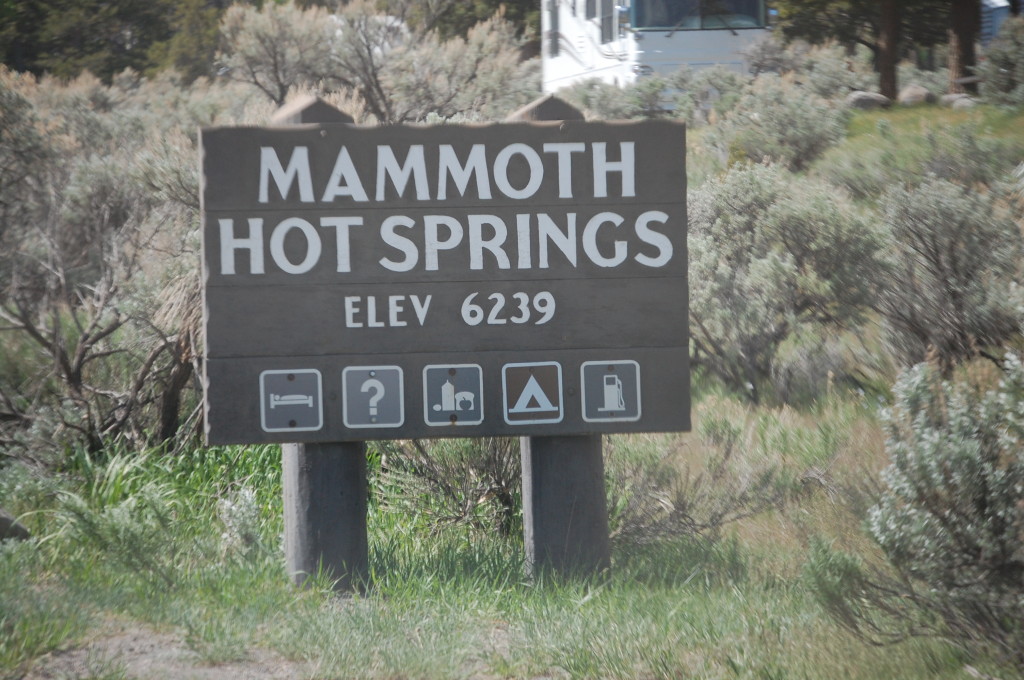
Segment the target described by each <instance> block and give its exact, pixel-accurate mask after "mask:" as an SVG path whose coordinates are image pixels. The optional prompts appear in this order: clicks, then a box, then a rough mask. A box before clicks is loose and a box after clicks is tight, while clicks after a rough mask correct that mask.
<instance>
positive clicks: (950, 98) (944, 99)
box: [939, 92, 971, 108]
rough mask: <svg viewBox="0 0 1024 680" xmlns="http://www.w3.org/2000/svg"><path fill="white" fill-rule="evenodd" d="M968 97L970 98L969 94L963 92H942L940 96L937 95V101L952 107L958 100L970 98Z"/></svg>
mask: <svg viewBox="0 0 1024 680" xmlns="http://www.w3.org/2000/svg"><path fill="white" fill-rule="evenodd" d="M970 98H971V95H969V94H964V93H963V92H957V93H954V94H944V95H942V96H941V97H939V103H940V104H942V105H943V106H948V107H950V108H952V107H954V106H956V103H957V102H958V101H960V100H961V99H970Z"/></svg>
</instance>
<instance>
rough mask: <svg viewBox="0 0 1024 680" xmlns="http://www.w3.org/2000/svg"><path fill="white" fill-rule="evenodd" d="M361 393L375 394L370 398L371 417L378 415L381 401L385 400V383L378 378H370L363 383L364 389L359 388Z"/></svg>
mask: <svg viewBox="0 0 1024 680" xmlns="http://www.w3.org/2000/svg"><path fill="white" fill-rule="evenodd" d="M359 391H360V392H370V391H372V392H373V396H372V397H370V415H371V416H375V415H377V405H378V404H379V403H380V400H381V399H383V398H384V383H382V382H381V381H379V380H377V379H376V378H370V379H369V380H367V381H366V382H364V383H363V385H362V387H360V388H359Z"/></svg>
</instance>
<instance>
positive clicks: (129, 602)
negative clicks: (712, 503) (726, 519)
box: [0, 394, 1012, 680]
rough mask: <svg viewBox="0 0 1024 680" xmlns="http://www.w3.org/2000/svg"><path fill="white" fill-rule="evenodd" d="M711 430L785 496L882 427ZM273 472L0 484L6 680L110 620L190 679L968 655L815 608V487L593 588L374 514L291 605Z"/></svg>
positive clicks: (668, 667)
mask: <svg viewBox="0 0 1024 680" xmlns="http://www.w3.org/2000/svg"><path fill="white" fill-rule="evenodd" d="M709 418H711V419H719V420H725V421H727V422H730V423H732V424H733V427H734V428H735V429H736V431H737V432H739V433H740V434H739V436H740V437H741V441H743V442H744V446H743V456H744V462H745V464H748V465H751V466H755V465H757V464H761V463H763V462H764V461H765V460H768V459H771V458H774V459H775V460H776V462H777V463H778V464H779V465H780V466H782V468H783V469H784V471H786V473H787V474H788V475H789V476H790V477H791V478H792V479H793V480H796V481H794V482H793V484H796V485H798V484H799V481H798V480H799V478H800V472H801V471H802V470H805V469H806V468H807V467H808V466H818V467H829V468H830V469H832V470H833V471H835V474H837V475H841V476H843V477H846V476H851V477H852V476H854V475H856V474H861V466H862V465H864V466H867V467H868V468H873V469H874V470H875V471H877V468H878V467H880V465H881V464H882V462H883V457H884V456H883V453H884V452H882V451H881V450H880V440H879V433H878V425H877V423H876V422H875V420H874V416H873V414H872V412H871V410H870V409H867V408H864V407H863V406H862V405H861V404H859V402H858V401H857V400H855V399H850V398H840V397H833V398H831V399H830V400H828V401H827V403H826V404H823V405H820V406H819V407H818V408H816V409H814V410H811V411H807V412H801V411H796V410H793V409H785V408H784V409H763V408H762V409H760V410H757V409H753V408H752V407H750V406H748V405H745V404H743V403H742V402H739V401H736V400H734V399H731V398H729V397H727V396H725V395H721V394H718V395H708V396H707V397H705V398H704V399H703V400H702V401H700V402H699V403H698V404H697V405H696V407H695V411H694V419H695V431H697V432H699V431H700V429H701V428H700V425H701V423H702V422H704V421H706V420H707V419H709ZM612 446H613V450H614V454H613V455H615V456H619V457H625V458H633V459H635V460H637V461H654V460H657V461H659V462H660V463H664V462H665V460H666V458H665V457H664V456H659V455H658V452H659V451H660V452H666V451H668V452H671V453H672V455H673V456H675V458H672V460H676V461H677V462H678V464H681V465H682V464H685V465H688V466H691V467H692V466H699V464H700V461H701V459H702V457H704V456H706V455H709V453H710V450H709V449H707V447H708V446H709V444H708V443H707V442H705V441H703V440H702V439H701V437H700V435H699V434H692V435H673V436H656V435H645V436H633V437H625V436H624V437H614V438H613V441H612ZM279 459H280V454H279V451H278V450H277V447H227V448H216V449H205V450H196V451H192V452H188V453H186V454H184V455H182V456H179V457H168V456H166V455H164V454H162V453H161V452H160V451H151V452H145V453H135V454H132V453H131V452H128V451H115V452H111V453H110V454H109V455H107V456H105V457H104V458H103V460H94V459H92V458H88V457H84V456H79V457H78V458H77V459H76V460H75V461H73V462H72V463H71V464H69V466H68V470H66V471H65V472H64V473H63V474H62V476H60V477H59V478H57V479H49V480H47V481H45V482H44V481H42V480H39V479H36V481H35V482H33V483H34V484H35V487H32V486H31V484H29V481H31V480H32V479H35V478H33V477H32V476H31V475H28V474H27V473H26V472H25V471H24V470H21V471H20V472H15V471H14V470H15V469H14V468H11V467H8V468H5V469H4V470H3V472H4V473H6V472H13V473H14V474H13V475H12V476H11V477H9V478H6V479H7V482H5V483H4V484H0V504H4V505H5V506H7V507H11V508H13V509H14V511H16V512H24V510H25V509H26V508H25V507H24V506H22V505H20V503H19V501H18V500H17V498H21V497H24V498H30V499H31V500H30V503H32V504H38V503H46V504H47V507H45V508H38V507H37V508H36V509H37V510H41V511H42V512H39V513H37V515H38V516H39V517H41V518H42V519H41V520H40V521H39V522H37V523H36V524H35V525H34V526H35V528H36V529H37V536H39V537H40V538H39V539H37V540H34V541H32V542H30V543H24V544H18V545H8V546H4V547H3V548H2V550H0V612H2V614H0V618H2V620H3V623H2V624H0V626H2V629H3V632H4V635H3V636H0V669H3V670H2V672H0V676H2V675H4V674H6V675H12V676H15V677H16V676H17V675H18V674H19V673H21V672H23V671H24V669H25V668H27V667H28V666H29V665H31V663H33V660H34V659H36V658H38V657H39V656H40V655H41V654H44V653H46V652H47V651H50V650H53V649H56V648H61V647H65V646H69V645H75V644H77V641H79V640H81V639H82V636H83V634H84V632H85V631H86V630H87V629H89V627H90V626H92V625H94V624H95V623H96V622H98V621H101V620H103V619H104V617H110V616H113V617H115V618H117V619H118V620H122V621H123V620H127V621H138V622H141V623H144V624H148V625H150V626H154V627H156V628H157V629H159V630H162V631H171V632H173V633H174V634H176V635H178V636H179V637H180V639H182V640H183V641H184V643H185V644H186V645H187V646H188V647H189V648H190V649H191V650H193V651H194V652H196V654H197V655H198V657H199V659H200V660H201V662H202V663H207V664H224V663H231V662H234V661H239V660H243V659H246V658H247V657H248V656H249V655H250V654H251V652H252V651H253V650H254V649H257V648H262V649H269V650H273V651H276V652H277V653H279V654H281V655H283V656H284V657H285V658H286V659H290V660H293V661H294V662H296V663H297V664H300V665H298V666H297V667H300V668H302V669H304V670H303V673H305V674H306V675H308V676H309V677H314V678H337V677H345V678H349V677H356V678H360V677H362V678H393V677H417V678H458V677H523V678H529V677H567V678H594V677H601V678H676V677H686V678H751V679H753V678H757V679H762V678H794V679H795V678H826V677H843V678H851V679H858V678H863V679H865V680H867V679H868V678H870V679H874V678H880V677H887V678H888V677H892V678H897V677H898V678H909V679H914V678H922V679H924V678H929V679H934V678H950V679H952V678H961V677H963V671H962V668H963V665H964V664H965V663H966V662H967V659H966V658H965V657H964V656H962V655H961V654H960V653H958V652H956V651H955V650H953V649H951V648H950V647H948V646H947V645H945V644H943V643H940V642H937V641H927V640H919V641H912V642H908V643H904V644H900V645H896V646H893V647H886V648H877V649H876V648H871V647H868V646H866V645H865V644H864V643H862V642H861V641H859V640H858V639H856V638H855V637H853V636H852V635H851V634H850V633H848V632H847V631H846V630H844V629H842V628H840V627H839V626H837V625H836V624H835V623H834V622H832V621H831V620H830V619H829V618H828V617H827V615H826V614H825V613H824V612H823V611H822V610H821V609H820V608H819V606H818V605H817V604H816V602H815V600H814V599H813V597H812V596H811V593H810V588H809V585H808V582H807V581H805V580H804V577H803V576H802V575H801V574H802V571H803V566H804V564H805V562H806V559H807V554H808V550H809V548H808V546H809V545H810V543H811V541H813V540H815V538H816V537H825V538H826V540H835V541H838V542H839V543H841V544H843V545H844V546H846V547H849V546H854V547H855V548H856V549H861V550H866V549H867V548H866V546H865V543H864V541H863V537H862V535H861V534H860V533H859V526H858V519H857V517H856V516H855V514H854V513H852V512H851V511H849V510H846V509H844V508H843V507H841V506H837V503H836V500H835V498H833V497H831V496H829V495H828V494H827V493H825V491H822V490H817V489H814V488H812V489H810V490H808V491H805V492H804V493H801V494H796V495H795V496H794V499H795V500H794V501H792V502H791V503H790V505H788V506H787V507H786V508H785V509H783V510H782V511H780V512H773V513H769V514H766V515H759V516H757V517H753V518H749V519H748V520H745V521H743V522H740V523H738V524H736V525H733V526H731V527H729V528H728V529H727V530H726V532H725V535H724V536H723V538H722V539H721V540H718V541H713V542H709V541H706V540H703V539H699V538H693V537H685V536H680V537H675V538H668V539H663V540H660V541H657V542H654V543H651V544H645V545H642V544H635V543H634V544H622V545H617V547H616V549H615V552H614V554H613V563H614V566H613V569H612V571H611V572H610V573H609V574H606V575H603V576H601V577H596V578H593V579H590V580H566V579H558V578H549V577H542V578H540V579H538V580H536V581H531V580H529V579H527V578H526V577H525V576H524V575H523V568H522V567H523V557H524V556H523V549H522V545H521V543H520V542H519V540H518V539H513V540H503V539H501V538H500V537H498V535H497V534H496V533H494V532H490V533H489V532H485V531H480V530H479V529H473V528H472V527H470V526H468V525H448V526H444V527H433V526H430V525H429V524H428V523H427V522H426V521H425V520H424V516H421V515H417V514H416V513H412V512H398V511H395V510H394V509H391V508H389V506H388V505H387V504H378V503H372V504H371V510H370V516H369V528H370V529H369V530H370V555H371V571H372V587H371V588H370V590H369V591H367V592H366V593H365V594H362V595H354V596H349V597H341V598H339V597H337V596H336V595H334V594H333V592H332V590H331V588H330V584H329V583H328V582H326V581H325V580H323V579H320V580H314V582H313V583H312V585H311V587H309V588H307V589H304V590H297V589H295V588H294V587H293V586H292V585H291V583H290V581H289V579H288V577H287V574H286V573H285V570H284V567H283V563H282V562H283V560H282V556H281V553H280V547H279V540H280V531H281V518H280V501H279V498H280V477H279ZM759 461H760V462H759ZM693 469H696V468H693ZM16 478H17V479H20V480H21V481H18V482H17V483H15V482H14V481H11V480H15V479H16ZM26 480H29V481H26ZM33 488H36V489H37V490H36V491H35V492H33V493H30V494H28V495H25V496H22V495H20V494H19V496H18V497H17V498H16V497H15V496H14V490H15V489H20V490H22V491H25V490H29V491H31V490H32V489H33ZM246 489H252V490H254V491H255V493H249V494H247V492H245V490H246ZM44 490H45V491H44ZM228 501H230V503H228ZM229 505H230V506H231V507H232V508H235V509H234V510H231V511H230V512H229V511H227V510H225V508H226V507H228V506H229ZM231 512H234V513H241V515H239V516H244V517H248V519H247V520H245V521H248V522H255V524H256V536H255V538H252V537H250V539H249V540H247V541H242V540H238V538H239V537H238V536H233V535H232V532H237V531H243V530H245V529H244V522H243V521H242V520H237V521H236V520H233V519H231V517H232V516H233V515H231ZM246 513H248V514H246ZM236 519H237V518H236ZM239 527H243V528H241V529H240V528H239ZM40 529H42V531H40ZM140 553H141V554H144V555H145V559H142V558H140ZM970 662H971V663H972V664H973V665H975V666H977V667H980V668H992V669H993V670H992V671H991V672H994V674H995V675H997V676H998V677H1001V678H1005V677H1012V675H1010V673H1009V672H1008V671H1007V670H1006V669H1005V668H1004V669H1000V668H998V667H996V666H994V665H993V664H992V663H991V662H988V666H986V661H985V660H984V659H973V660H971V661H970ZM118 670H119V669H116V668H115V669H112V670H111V671H110V673H108V675H116V673H117V672H118Z"/></svg>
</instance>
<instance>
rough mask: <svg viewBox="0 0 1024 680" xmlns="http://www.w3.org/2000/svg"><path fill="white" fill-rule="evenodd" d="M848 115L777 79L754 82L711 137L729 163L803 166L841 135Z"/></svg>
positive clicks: (786, 80) (773, 77)
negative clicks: (766, 162) (749, 162)
mask: <svg viewBox="0 0 1024 680" xmlns="http://www.w3.org/2000/svg"><path fill="white" fill-rule="evenodd" d="M846 116H847V112H846V110H845V109H843V108H841V107H838V106H833V105H832V104H829V103H828V102H826V101H825V100H823V99H821V98H820V97H818V96H816V95H813V94H811V93H809V92H808V91H807V90H805V89H803V88H801V87H799V86H797V85H795V84H793V83H792V82H791V81H790V80H788V79H784V78H780V77H778V76H772V75H766V76H761V77H759V78H757V79H756V80H755V81H754V83H753V85H752V86H751V87H750V88H748V89H747V91H746V93H745V94H744V95H743V96H742V97H741V98H740V99H739V101H737V102H736V106H735V108H733V110H732V111H730V112H729V113H727V114H726V115H725V118H724V120H723V121H722V123H721V124H720V125H719V126H718V127H717V129H716V130H715V131H714V134H713V139H714V140H716V142H717V146H718V148H719V150H720V152H722V153H723V154H724V155H726V156H728V157H729V158H730V159H731V160H750V161H753V162H755V163H760V162H762V161H766V160H767V161H772V162H774V163H781V164H783V165H785V166H787V167H788V168H789V169H791V170H794V171H799V170H802V169H804V168H806V167H807V166H808V165H809V164H810V163H811V162H812V161H814V160H815V159H816V158H818V156H820V155H821V154H822V153H823V152H824V151H825V150H826V149H827V148H828V147H830V146H832V145H833V144H835V143H836V142H838V141H839V140H840V139H841V138H842V137H843V135H844V134H845V123H846Z"/></svg>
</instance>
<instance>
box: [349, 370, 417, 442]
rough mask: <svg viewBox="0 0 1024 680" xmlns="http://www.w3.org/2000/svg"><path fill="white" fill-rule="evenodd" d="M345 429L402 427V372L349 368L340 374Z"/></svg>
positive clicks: (403, 402) (403, 406)
mask: <svg viewBox="0 0 1024 680" xmlns="http://www.w3.org/2000/svg"><path fill="white" fill-rule="evenodd" d="M341 393H342V396H343V399H344V402H343V404H342V414H343V416H344V418H343V420H344V422H345V427H349V428H367V427H401V425H402V423H404V422H405V398H404V393H403V388H402V369H401V368H400V367H398V366H349V367H348V368H346V369H345V370H344V371H342V372H341Z"/></svg>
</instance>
